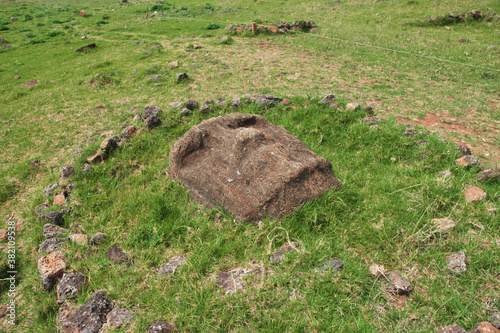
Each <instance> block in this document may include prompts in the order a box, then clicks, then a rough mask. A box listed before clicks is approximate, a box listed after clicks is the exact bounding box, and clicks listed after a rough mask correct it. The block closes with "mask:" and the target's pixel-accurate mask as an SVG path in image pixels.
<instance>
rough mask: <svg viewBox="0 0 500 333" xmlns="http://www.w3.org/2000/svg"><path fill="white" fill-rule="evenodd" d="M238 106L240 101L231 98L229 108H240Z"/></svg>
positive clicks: (237, 98) (236, 98)
mask: <svg viewBox="0 0 500 333" xmlns="http://www.w3.org/2000/svg"><path fill="white" fill-rule="evenodd" d="M240 104H241V99H240V98H239V97H235V98H233V100H232V101H231V103H230V104H229V106H230V107H232V108H235V109H236V108H238V107H239V106H240Z"/></svg>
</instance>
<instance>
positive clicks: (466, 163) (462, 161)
mask: <svg viewBox="0 0 500 333" xmlns="http://www.w3.org/2000/svg"><path fill="white" fill-rule="evenodd" d="M455 163H456V164H458V165H459V166H461V167H462V168H467V167H472V166H475V165H478V164H479V161H478V159H477V158H476V157H475V156H474V155H465V156H462V157H460V158H458V159H456V160H455Z"/></svg>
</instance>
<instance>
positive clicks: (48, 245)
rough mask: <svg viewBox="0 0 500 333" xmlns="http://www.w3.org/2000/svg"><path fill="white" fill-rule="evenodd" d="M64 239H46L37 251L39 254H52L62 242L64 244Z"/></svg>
mask: <svg viewBox="0 0 500 333" xmlns="http://www.w3.org/2000/svg"><path fill="white" fill-rule="evenodd" d="M66 240H67V239H66V238H55V237H53V238H49V239H46V240H45V241H44V242H43V243H42V244H40V248H39V249H38V252H39V253H43V252H49V253H50V252H54V251H55V250H57V249H58V248H60V247H61V246H62V245H63V244H64V242H66Z"/></svg>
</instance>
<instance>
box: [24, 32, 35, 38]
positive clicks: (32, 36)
mask: <svg viewBox="0 0 500 333" xmlns="http://www.w3.org/2000/svg"><path fill="white" fill-rule="evenodd" d="M34 37H36V35H35V34H34V33H32V32H30V33H27V34H26V38H34Z"/></svg>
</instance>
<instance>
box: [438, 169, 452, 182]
mask: <svg viewBox="0 0 500 333" xmlns="http://www.w3.org/2000/svg"><path fill="white" fill-rule="evenodd" d="M438 177H439V178H442V179H443V180H445V179H448V178H451V177H453V175H452V173H451V171H450V170H444V171H441V172H440V173H438Z"/></svg>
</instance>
